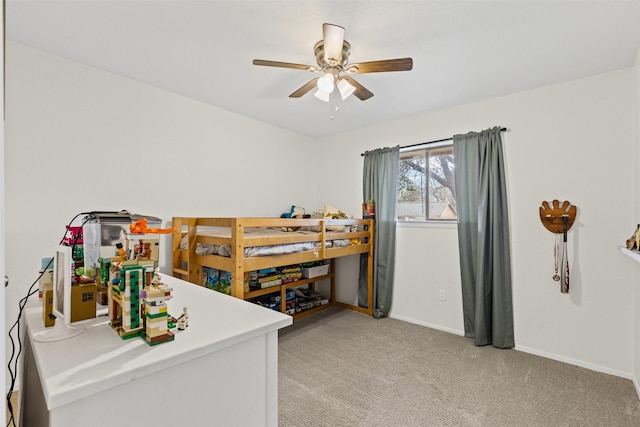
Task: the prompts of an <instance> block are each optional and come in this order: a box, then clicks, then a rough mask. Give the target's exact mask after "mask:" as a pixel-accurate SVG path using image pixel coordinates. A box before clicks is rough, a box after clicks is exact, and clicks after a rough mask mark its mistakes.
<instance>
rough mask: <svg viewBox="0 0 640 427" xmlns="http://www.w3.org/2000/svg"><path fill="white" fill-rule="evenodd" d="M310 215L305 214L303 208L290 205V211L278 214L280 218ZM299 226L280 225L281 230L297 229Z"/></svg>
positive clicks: (307, 216) (306, 216)
mask: <svg viewBox="0 0 640 427" xmlns="http://www.w3.org/2000/svg"><path fill="white" fill-rule="evenodd" d="M309 217H311V215H307V214H305V211H304V208H302V207H300V206H291V211H290V212H285V213H283V214H282V215H280V218H309ZM299 229H300V227H282V231H298V230H299Z"/></svg>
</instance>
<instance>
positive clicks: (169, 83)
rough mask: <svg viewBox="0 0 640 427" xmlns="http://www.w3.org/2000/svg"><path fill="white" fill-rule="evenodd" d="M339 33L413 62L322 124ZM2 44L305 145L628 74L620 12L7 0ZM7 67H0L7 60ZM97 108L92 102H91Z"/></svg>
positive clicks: (551, 5) (635, 42) (474, 4)
mask: <svg viewBox="0 0 640 427" xmlns="http://www.w3.org/2000/svg"><path fill="white" fill-rule="evenodd" d="M324 22H329V23H332V24H337V25H341V26H343V27H345V29H346V33H345V39H346V40H347V41H349V42H350V43H351V56H350V62H351V63H355V62H366V61H373V60H379V59H392V58H401V57H412V58H413V70H412V71H407V72H391V73H374V74H362V75H356V76H354V77H355V78H356V80H358V82H360V83H361V84H362V85H364V86H365V87H366V88H368V89H369V90H371V91H372V92H373V93H374V94H375V95H374V97H373V98H371V99H369V100H367V101H360V100H358V99H357V98H355V97H353V96H352V97H350V98H348V99H347V100H345V101H343V102H342V105H341V108H340V111H339V112H338V113H337V114H336V116H335V118H334V120H330V118H329V116H330V112H329V106H328V104H326V103H324V102H322V101H319V100H318V99H316V98H315V97H314V96H313V92H311V93H308V94H307V95H305V96H304V97H302V98H300V99H292V98H289V97H288V95H289V94H290V93H291V92H293V91H294V90H296V89H297V88H299V87H300V86H302V85H303V84H304V83H306V82H307V81H309V80H310V79H311V78H313V77H315V76H316V75H314V74H312V73H309V72H306V71H300V70H292V69H283V68H272V67H258V66H254V65H252V63H251V61H252V60H253V59H255V58H258V59H268V60H275V61H283V62H294V63H300V64H310V65H315V57H314V53H313V45H314V44H315V43H316V42H317V41H318V40H320V39H322V23H324ZM6 31H7V35H6V36H7V39H9V40H13V41H16V42H19V43H22V44H25V45H28V46H31V47H34V48H37V49H41V50H44V51H47V52H50V53H53V54H56V55H60V56H62V57H65V58H69V59H72V60H75V61H78V62H80V63H83V64H87V65H90V66H92V67H96V68H99V69H102V70H106V71H109V72H112V73H115V74H119V75H122V76H125V77H128V78H130V79H133V80H136V81H140V82H143V83H146V84H149V85H152V86H155V87H158V88H162V89H165V90H168V91H170V92H174V93H177V94H180V95H184V96H186V97H189V98H192V99H195V100H199V101H202V102H205V103H207V104H211V105H214V106H217V107H220V108H224V109H226V110H230V111H233V112H236V113H239V114H242V115H245V116H248V117H252V118H254V119H257V120H261V121H264V122H268V123H272V124H274V125H276V126H280V127H282V128H286V129H290V130H292V131H295V132H299V133H301V134H305V135H309V136H311V137H322V136H325V135H330V134H334V133H339V132H345V131H348V130H351V129H356V128H360V127H364V126H368V125H372V124H375V123H379V122H383V121H388V120H393V119H397V118H401V117H406V116H410V115H415V114H418V113H422V112H427V111H432V110H436V109H441V108H444V107H450V106H454V105H460V104H465V103H469V102H473V101H478V100H482V99H487V98H492V97H496V96H501V95H505V94H509V93H514V92H518V91H523V90H527V89H532V88H536V87H541V86H545V85H549V84H553V83H559V82H563V81H568V80H573V79H576V78H581V77H586V76H589V75H593V74H597V73H602V72H606V71H610V70H616V69H620V68H625V67H630V66H632V65H633V63H634V60H635V57H636V55H637V53H638V50H639V48H640V0H631V1H620V0H617V1H586V0H582V1H505V0H503V1H477V0H476V1H417V0H414V1H348V0H342V1H300V0H298V1H269V0H258V1H246V0H233V1H212V0H210V1H187V0H179V1H170V0H161V1H141V0H128V1H122V0H120V1H117V0H110V1H101V0H80V1H58V0H46V1H31V0H8V1H7V4H6ZM8 60H10V58H9V59H8ZM96 102H99V100H96Z"/></svg>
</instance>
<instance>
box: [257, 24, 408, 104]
mask: <svg viewBox="0 0 640 427" xmlns="http://www.w3.org/2000/svg"><path fill="white" fill-rule="evenodd" d="M313 50H314V53H315V55H316V62H317V63H318V65H317V66H315V65H303V64H293V63H290V62H277V61H267V60H263V59H254V60H253V65H263V66H267V67H281V68H293V69H296V70H305V71H310V72H313V73H322V75H321V76H319V77H316V78H314V79H312V80H310V81H309V82H307V83H306V84H304V85H303V86H302V87H300V88H299V89H297V90H296V91H295V92H293V93H292V94H291V95H289V98H300V97H301V96H303V95H305V94H307V93H308V92H310V91H311V90H312V89H314V88H317V90H316V92H315V94H314V95H315V96H316V97H317V98H319V99H321V100H323V101H325V102H329V101H330V99H331V95H332V94H333V93H334V91H336V92H337V93H339V94H340V97H341V98H342V99H346V98H347V97H348V96H349V95H351V94H353V95H355V96H356V97H357V98H359V99H360V100H361V101H365V100H367V99H369V98H371V97H372V96H373V93H372V92H371V91H369V90H368V89H367V88H365V87H364V86H362V85H361V84H360V83H358V82H357V81H356V80H355V79H353V78H352V77H351V76H350V74H364V73H380V72H387V71H409V70H411V69H412V68H413V60H412V59H411V58H398V59H386V60H382V61H371V62H361V63H358V64H349V54H350V53H351V45H350V44H349V42H347V41H346V40H345V39H344V28H343V27H341V26H339V25H334V24H323V25H322V40H320V41H319V42H317V43H316V44H315V46H314V47H313Z"/></svg>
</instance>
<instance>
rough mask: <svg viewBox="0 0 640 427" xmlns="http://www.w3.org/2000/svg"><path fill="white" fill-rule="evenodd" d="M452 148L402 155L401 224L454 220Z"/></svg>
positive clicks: (454, 193)
mask: <svg viewBox="0 0 640 427" xmlns="http://www.w3.org/2000/svg"><path fill="white" fill-rule="evenodd" d="M453 159H454V156H453V145H451V144H448V145H445V146H438V147H432V148H420V149H416V150H407V151H402V152H401V153H400V172H399V175H398V206H397V212H398V220H399V221H427V220H449V221H452V220H455V219H456V217H457V213H456V184H455V174H454V170H455V164H454V161H453Z"/></svg>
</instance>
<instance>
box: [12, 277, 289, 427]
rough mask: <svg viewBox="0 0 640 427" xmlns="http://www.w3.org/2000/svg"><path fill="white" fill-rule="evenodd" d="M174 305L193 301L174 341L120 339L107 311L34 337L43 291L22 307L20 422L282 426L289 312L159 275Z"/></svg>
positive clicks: (173, 309)
mask: <svg viewBox="0 0 640 427" xmlns="http://www.w3.org/2000/svg"><path fill="white" fill-rule="evenodd" d="M162 278H163V280H162V281H163V282H164V283H166V284H168V285H170V286H172V287H173V295H174V297H173V299H172V300H169V301H168V306H169V313H170V314H171V315H173V316H174V317H178V316H179V315H180V314H181V313H182V307H188V311H189V327H188V328H187V329H186V330H184V331H180V330H176V329H174V330H173V331H174V333H175V340H174V341H172V342H168V343H164V344H158V345H155V346H149V345H148V344H147V343H146V342H145V341H144V340H143V339H142V338H132V339H128V340H122V339H121V338H120V337H119V336H118V335H117V334H116V333H115V332H114V331H113V330H112V329H111V327H110V326H109V324H108V317H107V316H101V317H98V318H96V319H91V320H87V321H85V322H81V324H82V325H84V326H85V327H86V330H85V332H84V333H83V334H81V335H79V336H77V337H74V338H70V339H67V340H63V341H58V342H53V343H40V342H35V341H34V339H33V337H34V334H37V333H38V332H41V331H42V330H43V329H44V326H43V324H42V312H41V306H40V303H39V301H38V300H37V299H35V300H33V301H30V302H29V303H28V305H27V308H26V310H25V314H24V315H25V324H26V330H27V339H25V343H24V344H25V349H24V350H23V351H24V362H23V375H22V379H21V381H20V390H19V391H20V403H21V405H20V424H21V425H24V426H26V427H30V426H64V427H86V426H92V427H99V426H110V427H112V426H114V425H117V426H119V427H124V426H154V427H160V426H171V427H178V426H193V427H197V426H213V425H219V426H263V425H264V426H277V424H278V329H280V328H283V327H286V326H288V325H290V324H291V323H292V318H291V317H290V316H287V315H284V314H282V313H279V312H276V311H273V310H268V309H265V308H263V307H260V306H257V305H255V304H252V303H249V302H246V301H242V300H240V299H237V298H232V297H230V296H227V295H223V294H220V293H217V292H214V291H211V290H209V289H205V288H202V287H200V286H197V285H193V284H191V283H188V282H185V281H182V280H179V279H176V278H173V277H169V276H167V275H162Z"/></svg>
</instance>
